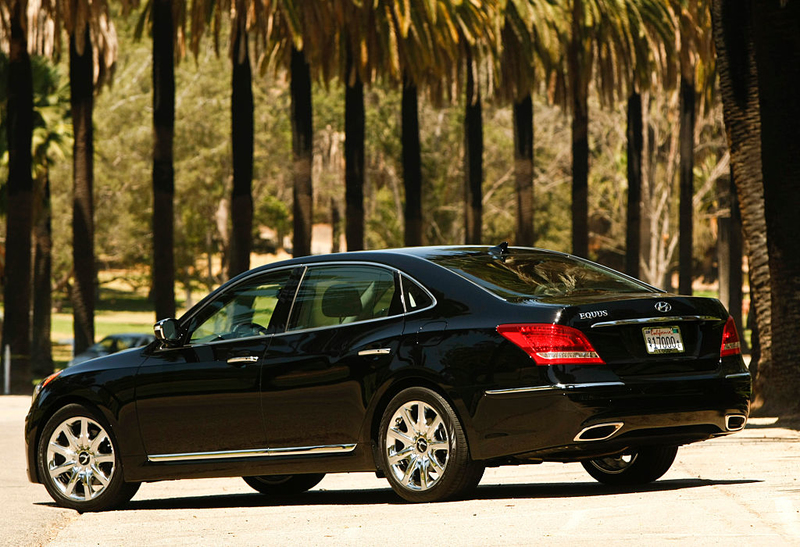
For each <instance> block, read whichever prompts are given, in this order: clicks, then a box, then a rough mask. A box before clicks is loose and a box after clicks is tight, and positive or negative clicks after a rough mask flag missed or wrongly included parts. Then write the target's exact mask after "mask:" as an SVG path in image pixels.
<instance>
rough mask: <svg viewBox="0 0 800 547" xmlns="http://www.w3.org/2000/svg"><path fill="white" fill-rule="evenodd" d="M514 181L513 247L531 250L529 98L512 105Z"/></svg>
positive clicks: (531, 176) (531, 171)
mask: <svg viewBox="0 0 800 547" xmlns="http://www.w3.org/2000/svg"><path fill="white" fill-rule="evenodd" d="M514 179H515V181H516V188H517V241H516V242H515V243H516V244H517V245H523V246H525V247H533V244H534V241H535V234H534V231H533V203H534V194H533V99H532V98H531V95H530V94H528V95H526V96H525V97H524V98H522V99H521V100H519V101H518V102H516V103H514Z"/></svg>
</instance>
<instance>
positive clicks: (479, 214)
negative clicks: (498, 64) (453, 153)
mask: <svg viewBox="0 0 800 547" xmlns="http://www.w3.org/2000/svg"><path fill="white" fill-rule="evenodd" d="M475 72H476V67H475V66H474V63H473V59H472V54H471V52H470V51H469V50H467V100H466V108H465V112H464V224H465V233H464V242H465V243H466V244H468V245H470V244H478V243H480V242H481V228H482V225H483V188H482V185H483V120H482V114H481V91H480V88H479V86H478V83H477V82H476V81H475Z"/></svg>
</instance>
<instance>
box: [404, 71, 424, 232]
mask: <svg viewBox="0 0 800 547" xmlns="http://www.w3.org/2000/svg"><path fill="white" fill-rule="evenodd" d="M402 117H403V128H402V139H403V186H404V188H405V195H406V203H405V211H404V216H405V237H404V242H405V245H406V246H408V247H413V246H416V245H422V156H421V151H420V149H421V147H420V142H419V111H418V104H417V86H416V85H414V84H413V83H412V82H411V81H410V80H409V79H408V78H407V77H406V78H404V80H403V105H402Z"/></svg>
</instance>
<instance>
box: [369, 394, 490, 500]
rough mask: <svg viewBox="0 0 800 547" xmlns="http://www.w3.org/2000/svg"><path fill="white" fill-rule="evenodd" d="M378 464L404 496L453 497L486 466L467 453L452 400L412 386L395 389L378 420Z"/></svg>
mask: <svg viewBox="0 0 800 547" xmlns="http://www.w3.org/2000/svg"><path fill="white" fill-rule="evenodd" d="M379 443H380V444H379V446H380V453H381V467H382V468H383V470H384V472H385V474H386V478H387V479H388V480H389V484H390V485H391V486H392V488H393V489H394V491H395V492H397V494H399V495H400V496H401V497H402V498H403V499H405V500H407V501H412V502H431V501H441V500H446V499H451V498H454V497H456V496H459V495H463V494H465V493H467V492H468V491H469V490H471V489H473V488H475V487H476V486H477V485H478V482H480V479H481V477H482V476H483V470H484V466H483V465H482V464H479V463H477V462H474V461H472V460H471V459H470V456H469V448H468V446H467V437H466V435H465V434H464V430H463V428H462V427H461V423H460V422H459V421H458V417H457V416H456V414H455V411H454V410H453V408H452V407H451V406H450V404H449V403H448V402H447V401H446V400H445V399H444V398H443V397H442V396H440V395H439V394H438V393H436V392H434V391H431V390H429V389H426V388H421V387H413V388H409V389H405V390H403V391H401V392H400V393H398V394H397V395H396V396H395V397H394V398H393V399H392V400H391V402H390V403H389V406H387V407H386V410H385V412H384V414H383V419H382V420H381V425H380V439H379Z"/></svg>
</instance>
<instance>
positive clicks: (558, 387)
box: [484, 382, 625, 396]
mask: <svg viewBox="0 0 800 547" xmlns="http://www.w3.org/2000/svg"><path fill="white" fill-rule="evenodd" d="M624 385H625V382H590V383H586V384H553V385H549V386H529V387H512V388H508V389H487V390H486V391H484V394H485V395H489V396H491V395H516V394H520V393H542V392H548V391H574V390H578V389H592V388H601V387H620V386H624Z"/></svg>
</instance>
